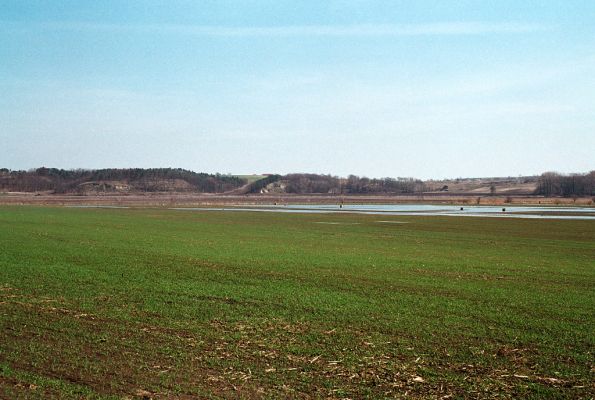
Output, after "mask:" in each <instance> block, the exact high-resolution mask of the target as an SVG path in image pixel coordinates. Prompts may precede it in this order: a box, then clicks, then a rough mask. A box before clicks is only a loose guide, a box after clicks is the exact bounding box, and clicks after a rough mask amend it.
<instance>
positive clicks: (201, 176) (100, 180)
mask: <svg viewBox="0 0 595 400" xmlns="http://www.w3.org/2000/svg"><path fill="white" fill-rule="evenodd" d="M245 183H246V181H245V180H244V179H241V178H239V177H236V176H231V175H221V174H206V173H196V172H193V171H188V170H185V169H181V168H123V169H120V168H107V169H97V170H91V169H72V170H65V169H58V168H44V167H42V168H37V169H32V170H28V171H11V170H9V169H6V168H3V169H0V190H2V189H4V190H11V191H17V192H38V191H52V192H54V193H77V192H85V191H88V190H90V189H91V190H94V191H116V190H118V189H119V188H120V189H121V186H122V185H125V186H126V189H129V190H132V191H145V192H160V191H193V192H203V193H221V192H226V191H228V190H233V189H235V188H238V187H240V186H242V185H244V184H245Z"/></svg>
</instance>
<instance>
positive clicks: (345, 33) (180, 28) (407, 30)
mask: <svg viewBox="0 0 595 400" xmlns="http://www.w3.org/2000/svg"><path fill="white" fill-rule="evenodd" d="M2 24H3V25H4V26H5V28H12V29H11V30H13V31H20V32H27V31H30V30H31V29H42V30H58V31H60V30H64V31H104V32H141V33H157V34H160V33H171V34H185V35H198V36H223V37H258V36H277V37H284V36H286V37H294V36H331V37H332V36H336V37H350V36H351V37H362V36H363V37H366V36H372V37H373V36H442V35H453V36H457V35H459V36H462V35H484V34H519V33H531V32H537V31H544V30H547V29H548V27H546V26H544V25H540V24H527V23H516V22H504V23H494V22H441V23H430V24H355V25H286V26H237V27H233V26H211V25H179V24H111V23H93V22H44V23H35V24H26V25H23V24H20V23H15V22H6V21H5V22H3V23H2Z"/></svg>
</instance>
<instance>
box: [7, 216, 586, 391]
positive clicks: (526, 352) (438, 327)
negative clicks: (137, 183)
mask: <svg viewBox="0 0 595 400" xmlns="http://www.w3.org/2000/svg"><path fill="white" fill-rule="evenodd" d="M593 310H595V223H593V221H579V220H577V221H571V220H529V219H526V220H525V219H507V218H473V217H429V216H428V217H425V216H421V217H414V216H406V217H405V216H399V217H396V216H378V215H357V214H340V213H336V214H332V215H331V214H289V213H287V214H283V213H267V212H231V211H227V212H217V211H202V212H201V211H175V210H165V209H150V208H146V209H140V208H139V209H75V208H52V207H34V206H25V207H18V206H3V207H0V398H8V399H13V398H15V399H18V398H39V399H47V398H66V399H68V398H72V399H80V398H90V399H95V398H96V399H112V398H113V399H116V398H117V399H121V398H130V399H132V398H155V399H165V398H182V399H194V398H199V399H203V398H206V399H209V398H247V399H251V398H265V399H266V398H270V399H281V398H298V399H314V398H325V399H326V398H330V399H346V398H349V399H362V398H371V399H382V398H424V399H425V398H443V399H446V398H535V399H537V398H539V399H541V398H568V399H576V398H592V397H593V396H595V387H594V385H593V378H594V371H595V361H594V357H593V350H594V345H595V316H594V313H593Z"/></svg>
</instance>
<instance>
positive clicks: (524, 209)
mask: <svg viewBox="0 0 595 400" xmlns="http://www.w3.org/2000/svg"><path fill="white" fill-rule="evenodd" d="M171 209H172V210H187V211H263V212H286V213H357V214H375V215H426V216H437V215H442V216H457V217H463V216H464V217H505V218H538V219H577V220H595V208H594V207H545V206H544V207H541V206H460V205H458V206H455V205H435V204H361V205H356V204H349V205H343V206H342V207H341V206H339V205H328V204H288V205H262V206H250V207H208V208H182V207H178V208H171Z"/></svg>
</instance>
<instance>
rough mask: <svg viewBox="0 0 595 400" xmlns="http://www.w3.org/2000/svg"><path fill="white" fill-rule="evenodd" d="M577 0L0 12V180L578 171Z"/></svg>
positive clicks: (581, 153) (594, 10) (581, 33)
mask: <svg viewBox="0 0 595 400" xmlns="http://www.w3.org/2000/svg"><path fill="white" fill-rule="evenodd" d="M594 21H595V1H573V0H561V1H554V0H548V1H519V0H514V1H506V0H498V1H487V0H486V1H446V0H438V1H420V0H415V1H414V0H412V1H383V2H381V1H366V0H352V1H327V2H325V1H293V2H289V1H279V0H275V1H171V0H169V1H143V2H134V1H82V0H74V1H24V0H18V1H0V167H8V168H12V169H21V168H22V169H26V168H31V167H38V166H42V165H44V166H53V167H61V168H102V167H183V168H188V169H192V170H195V171H205V172H221V173H227V172H232V173H262V172H265V173H266V172H279V173H287V172H316V173H332V174H338V175H347V174H350V173H353V174H357V175H367V176H371V177H384V176H415V177H421V178H442V177H460V176H502V175H513V176H515V175H520V174H536V173H541V172H543V171H546V170H557V171H561V172H579V171H588V170H591V169H595V161H594V160H595V23H594Z"/></svg>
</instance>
